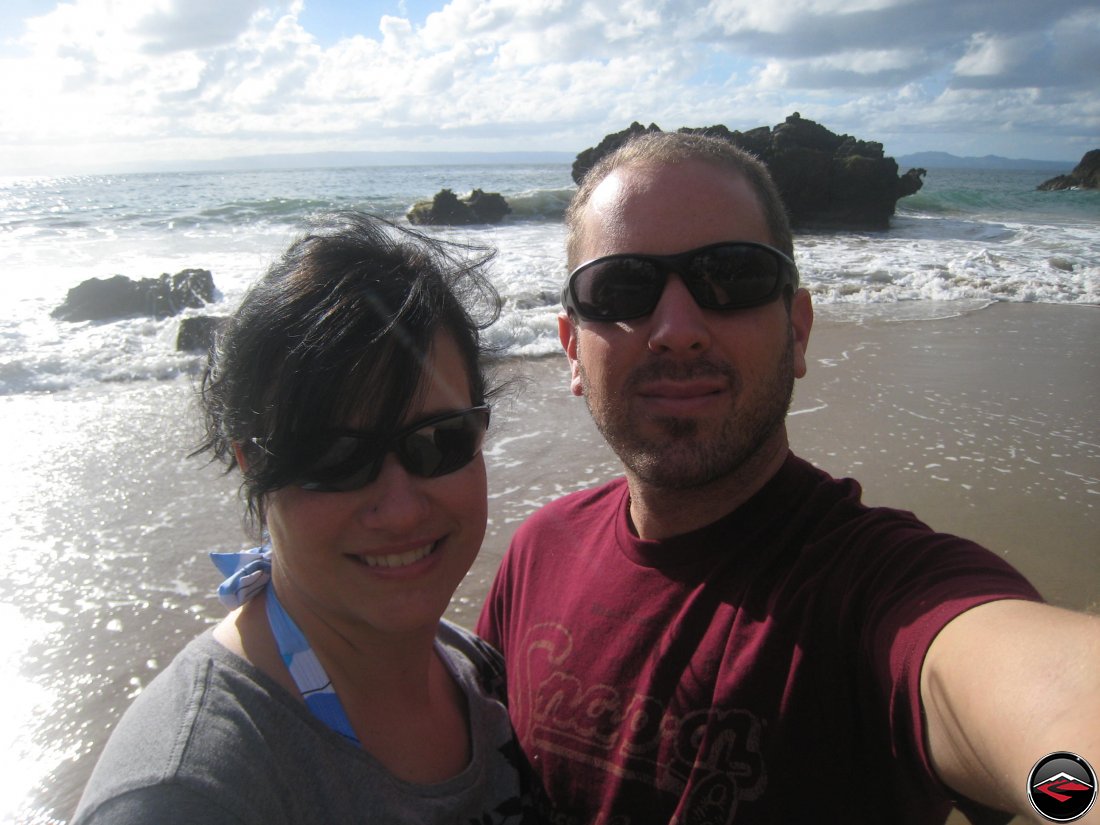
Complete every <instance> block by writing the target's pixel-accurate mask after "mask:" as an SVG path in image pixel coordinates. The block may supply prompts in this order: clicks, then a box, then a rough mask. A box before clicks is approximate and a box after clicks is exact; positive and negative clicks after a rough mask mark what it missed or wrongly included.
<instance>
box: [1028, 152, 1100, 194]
mask: <svg viewBox="0 0 1100 825" xmlns="http://www.w3.org/2000/svg"><path fill="white" fill-rule="evenodd" d="M1038 188H1039V189H1042V190H1046V191H1056V190H1059V189H1100V149H1093V150H1091V151H1089V152H1085V156H1084V157H1083V158H1081V162H1080V163H1078V164H1077V165H1076V166H1075V167H1073V171H1072V172H1070V173H1069V174H1068V175H1059V176H1058V177H1056V178H1051V179H1050V180H1048V181H1045V182H1044V183H1040V184H1039V187H1038Z"/></svg>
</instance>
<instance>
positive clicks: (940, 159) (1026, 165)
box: [895, 152, 1077, 173]
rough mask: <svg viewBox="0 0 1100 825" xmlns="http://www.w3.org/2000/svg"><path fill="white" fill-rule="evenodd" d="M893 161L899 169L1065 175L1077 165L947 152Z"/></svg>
mask: <svg viewBox="0 0 1100 825" xmlns="http://www.w3.org/2000/svg"><path fill="white" fill-rule="evenodd" d="M895 160H896V161H897V162H898V166H901V167H913V166H920V167H923V168H925V169H1036V170H1042V171H1050V172H1067V173H1068V172H1069V171H1070V170H1071V169H1073V167H1074V166H1076V165H1077V161H1076V160H1065V161H1062V160H1026V159H1023V158H1002V157H1000V156H999V155H986V156H985V157H980V158H974V157H965V158H960V157H958V156H957V155H951V154H948V153H947V152H916V153H915V154H912V155H901V156H899V157H897V158H895Z"/></svg>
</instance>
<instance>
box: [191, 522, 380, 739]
mask: <svg viewBox="0 0 1100 825" xmlns="http://www.w3.org/2000/svg"><path fill="white" fill-rule="evenodd" d="M210 559H211V561H213V562H214V565H215V566H216V567H217V568H218V570H220V571H221V572H222V575H224V576H226V577H227V578H226V580H225V581H223V582H222V583H221V585H220V586H219V587H218V600H219V601H220V602H221V603H222V604H224V605H225V606H226V607H228V608H229V609H230V610H234V609H236V608H238V607H240V606H241V605H242V604H244V603H245V602H247V601H249V600H250V599H252V598H253V597H254V596H256V594H258V593H261V592H263V590H264V588H267V623H268V624H269V625H270V626H271V632H272V634H274V636H275V643H276V644H277V645H278V646H279V655H280V656H282V658H283V663H284V664H285V665H286V667H287V670H289V671H290V675H291V677H292V678H293V679H294V684H296V685H297V686H298V692H299V693H301V694H302V698H303V699H305V702H306V707H307V708H309V710H310V712H311V713H312V714H313V715H314V716H316V717H317V718H318V719H320V720H321V721H322V722H323V723H324V724H325V725H326V726H327V727H328V728H330V729H331V730H334V731H336V732H337V733H338V734H340V735H341V736H343V737H345V738H347V739H350V740H351V741H352V742H353V743H355V744H356V745H358V744H359V737H357V736H356V735H355V731H354V730H352V727H351V722H349V721H348V716H347V714H346V713H345V712H344V706H343V705H341V704H340V697H339V696H337V695H336V691H335V690H333V688H332V680H331V679H329V678H328V674H327V673H325V669H324V668H323V667H321V663H320V661H318V659H317V654H315V653H314V652H313V648H311V647H310V646H309V641H308V640H307V639H306V637H305V634H304V633H302V631H301V629H300V628H299V627H298V625H296V624H295V623H294V620H293V619H292V618H290V615H289V614H288V613H287V612H286V610H284V609H283V606H282V605H281V604H280V603H279V599H278V597H277V596H276V595H275V588H274V586H270V587H269V585H271V547H270V546H269V545H266V544H265V545H264V546H262V547H254V548H252V549H251V550H245V551H243V552H241V553H211V554H210Z"/></svg>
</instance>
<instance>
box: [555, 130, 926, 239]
mask: <svg viewBox="0 0 1100 825" xmlns="http://www.w3.org/2000/svg"><path fill="white" fill-rule="evenodd" d="M659 131H661V129H660V127H658V126H657V125H656V124H650V125H649V126H648V127H647V126H642V125H641V124H640V123H633V124H631V125H630V127H629V128H627V129H625V130H623V131H622V132H617V133H615V134H612V135H608V136H607V137H605V138H604V139H603V140H602V141H601V142H600V143H599V145H598V146H595V147H593V148H591V149H585V150H584V151H583V152H581V153H580V154H578V155H577V159H576V161H575V162H574V163H573V180H574V181H575V182H578V183H579V182H580V180H581V178H582V177H583V176H584V173H585V172H587V171H588V170H589V169H591V168H592V166H594V165H595V164H596V162H597V161H598V160H599V159H600V158H601V157H603V156H604V155H605V154H608V153H609V152H612V151H614V150H615V149H617V148H618V147H619V146H621V145H622V144H623V143H624V142H625V141H626V140H627V139H629V138H630V137H632V136H633V135H636V134H642V133H645V132H659ZM679 131H680V132H684V133H689V134H705V135H710V136H712V137H719V138H722V139H723V140H727V141H729V142H730V143H732V144H734V145H735V146H738V147H740V148H742V149H744V150H746V151H748V152H751V153H752V154H754V155H756V156H757V157H758V158H760V159H761V160H762V161H763V162H764V163H765V164H766V165H767V167H768V170H769V172H771V175H772V178H773V179H774V180H775V183H776V186H777V187H778V188H779V193H780V195H782V197H783V202H784V204H785V205H786V207H787V212H788V213H789V215H790V218H791V224H792V226H794V227H795V228H799V229H807V228H822V229H886V228H888V227H889V225H890V217H891V216H892V215H893V214H894V210H895V207H896V204H897V201H898V200H899V199H900V198H903V197H905V196H906V195H912V194H913V193H914V192H917V191H918V190H920V188H921V186H922V185H923V181H922V180H921V178H922V177H923V176H924V175H925V174H926V172H925V170H924V169H910V170H908V171H907V172H905V174H903V175H899V174H898V164H897V161H895V160H894V159H893V158H889V157H885V156H884V154H883V150H882V144H881V143H874V142H869V141H863V140H857V139H856V138H854V137H852V136H850V135H837V134H835V133H833V132H830V131H829V130H828V129H826V128H825V127H824V126H821V125H820V124H817V123H814V122H813V121H812V120H806V119H804V118H802V117H801V116H800V115H799V114H798V112H795V113H794V114H792V115H791V116H790V117H788V118H787V119H786V120H785V121H784V122H783V123H780V124H779V125H778V126H776V127H775V128H774V129H773V128H769V127H767V126H761V127H758V128H756V129H750V130H749V131H747V132H737V131H730V130H729V129H728V128H726V127H725V126H722V125H718V126H708V127H704V128H683V129H680V130H679Z"/></svg>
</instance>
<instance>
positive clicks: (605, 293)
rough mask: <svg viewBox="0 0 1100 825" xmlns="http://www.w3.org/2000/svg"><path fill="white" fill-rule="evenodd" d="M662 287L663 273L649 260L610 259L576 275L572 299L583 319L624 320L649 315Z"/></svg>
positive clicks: (655, 304)
mask: <svg viewBox="0 0 1100 825" xmlns="http://www.w3.org/2000/svg"><path fill="white" fill-rule="evenodd" d="M664 285H665V277H664V274H663V273H662V272H660V271H659V270H658V268H657V266H655V265H654V263H653V262H652V261H648V260H646V259H644V258H613V259H610V260H606V261H597V262H596V263H594V264H592V265H591V266H589V267H586V268H584V269H582V270H580V271H579V272H577V273H576V275H575V277H574V278H573V298H574V300H575V303H576V308H577V312H579V313H580V315H581V317H582V318H588V319H590V320H593V321H598V320H600V319H608V320H624V319H626V318H638V317H640V316H642V315H648V314H649V313H650V312H652V311H653V309H654V308H655V307H656V306H657V301H658V300H660V297H661V291H662V290H663V289H664Z"/></svg>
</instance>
